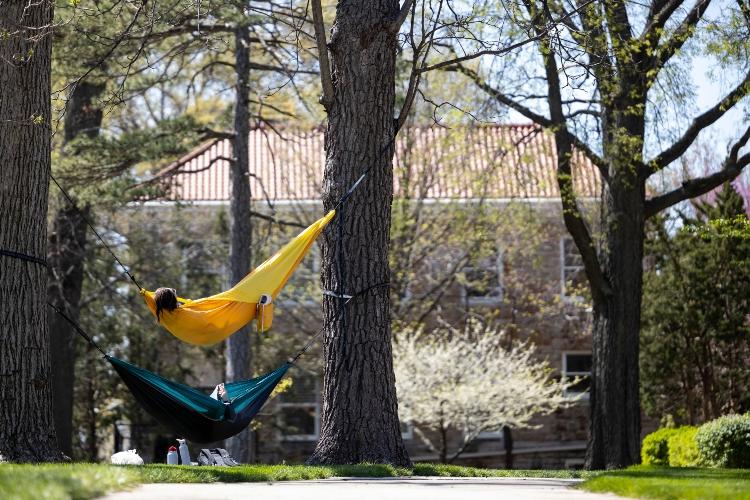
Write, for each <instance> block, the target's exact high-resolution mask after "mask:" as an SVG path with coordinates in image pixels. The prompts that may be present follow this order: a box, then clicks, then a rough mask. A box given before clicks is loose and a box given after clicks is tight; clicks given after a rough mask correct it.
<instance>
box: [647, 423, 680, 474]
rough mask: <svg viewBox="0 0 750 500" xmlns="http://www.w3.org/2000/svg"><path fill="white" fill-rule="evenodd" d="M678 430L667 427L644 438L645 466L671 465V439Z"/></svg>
mask: <svg viewBox="0 0 750 500" xmlns="http://www.w3.org/2000/svg"><path fill="white" fill-rule="evenodd" d="M676 432H677V429H673V428H671V427H665V428H662V429H659V430H657V431H655V432H652V433H651V434H649V435H647V436H646V437H645V438H643V446H641V461H642V462H643V465H669V438H670V437H671V436H672V435H674V434H675V433H676Z"/></svg>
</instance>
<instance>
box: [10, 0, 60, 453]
mask: <svg viewBox="0 0 750 500" xmlns="http://www.w3.org/2000/svg"><path fill="white" fill-rule="evenodd" d="M52 10H53V4H52V2H51V1H45V0H42V1H39V2H27V1H20V0H15V1H11V2H4V4H3V8H2V10H0V32H3V33H6V34H9V36H7V37H5V38H3V39H2V41H0V65H2V68H0V158H2V159H3V166H2V168H0V214H1V215H0V248H2V249H5V250H12V251H16V252H22V253H24V254H27V255H30V256H33V257H36V258H43V257H44V256H45V255H46V244H47V195H48V191H49V171H50V162H51V106H50V79H51V56H52V50H51V49H52V36H51V23H52ZM46 294H47V269H46V268H45V267H44V266H43V265H41V264H40V263H38V262H30V261H26V260H21V259H18V258H11V257H7V256H0V321H1V322H2V323H0V335H2V340H1V341H0V401H2V404H0V461H3V460H9V461H18V462H21V461H29V462H37V461H56V460H60V459H61V458H62V454H61V453H60V451H59V449H58V447H57V440H56V437H55V429H54V425H53V418H52V394H51V381H50V352H49V336H48V332H47V323H46V321H45V318H46V308H47V305H46V304H45V302H46V298H47V296H46Z"/></svg>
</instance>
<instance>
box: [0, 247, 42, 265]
mask: <svg viewBox="0 0 750 500" xmlns="http://www.w3.org/2000/svg"><path fill="white" fill-rule="evenodd" d="M0 255H5V256H6V257H12V258H14V259H21V260H25V261H26V262H33V263H34V264H39V265H40V266H44V267H49V264H47V261H46V260H44V259H42V258H41V257H35V256H34V255H29V254H25V253H21V252H14V251H13V250H5V249H4V248H0Z"/></svg>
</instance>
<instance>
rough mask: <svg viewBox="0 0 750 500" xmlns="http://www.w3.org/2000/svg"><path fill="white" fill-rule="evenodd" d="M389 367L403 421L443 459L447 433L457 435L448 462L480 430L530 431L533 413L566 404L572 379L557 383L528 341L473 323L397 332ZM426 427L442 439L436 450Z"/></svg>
mask: <svg viewBox="0 0 750 500" xmlns="http://www.w3.org/2000/svg"><path fill="white" fill-rule="evenodd" d="M508 344H512V345H508ZM394 369H395V372H396V390H397V394H398V400H399V413H400V415H401V418H402V420H404V421H408V422H411V423H413V424H414V425H415V431H416V433H417V435H418V436H419V437H420V438H421V439H422V440H423V441H424V442H425V444H427V446H428V447H429V448H430V449H431V450H433V451H434V452H436V453H440V455H441V458H442V459H443V460H446V459H447V458H448V457H447V440H446V435H447V433H448V432H449V431H456V430H457V431H460V432H461V435H462V439H461V441H460V445H459V447H458V449H457V450H456V451H454V452H453V456H452V457H451V460H452V459H455V458H456V457H457V456H458V455H460V454H461V453H462V452H463V451H464V449H465V448H466V446H468V445H469V444H470V443H471V442H472V441H474V440H475V439H476V437H477V436H478V435H479V434H480V433H482V432H486V431H497V430H499V429H500V428H502V427H503V426H505V425H507V426H509V427H510V428H514V429H521V428H529V427H531V426H532V425H531V420H532V418H533V417H534V416H536V415H546V414H549V413H551V412H553V411H555V410H557V409H558V408H562V407H566V406H568V405H570V404H571V403H572V402H573V400H571V399H570V398H569V397H566V396H565V395H564V391H565V389H566V388H567V387H569V386H571V385H572V384H573V383H575V382H576V380H556V379H555V377H554V373H553V370H552V369H551V368H550V367H549V365H548V364H547V363H546V362H540V361H537V360H535V359H534V346H533V345H532V344H529V343H518V342H516V343H509V342H508V340H507V339H506V338H505V335H504V332H502V331H498V330H495V329H492V328H488V327H486V326H485V325H483V324H482V323H480V322H479V321H477V320H470V321H468V322H467V324H466V327H465V328H464V329H463V330H458V329H455V328H450V327H449V328H448V329H447V331H445V332H440V333H439V334H438V333H435V334H431V335H427V334H425V332H424V329H423V328H419V329H416V330H413V331H406V332H401V333H400V334H399V335H398V336H397V342H395V343H394ZM425 430H428V431H432V433H433V434H434V433H437V435H439V436H442V443H441V447H440V449H438V447H437V446H435V445H434V444H433V443H432V441H431V439H430V438H429V436H428V435H427V434H426V433H425V432H423V431H425Z"/></svg>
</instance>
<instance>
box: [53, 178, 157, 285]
mask: <svg viewBox="0 0 750 500" xmlns="http://www.w3.org/2000/svg"><path fill="white" fill-rule="evenodd" d="M49 178H50V179H52V182H54V183H55V186H57V188H58V189H59V190H60V192H61V193H62V194H63V196H64V197H65V199H66V200H68V203H70V206H71V207H73V210H75V211H76V212H78V215H79V216H80V217H81V219H83V220H84V222H86V224H87V225H88V226H89V229H91V231H92V232H93V233H94V234H95V235H96V237H97V238H99V241H100V242H101V243H102V245H104V248H106V249H107V251H108V252H109V254H110V255H111V256H112V258H113V259H115V261H116V262H117V263H118V264H119V265H120V267H121V268H122V270H123V271H124V272H125V274H126V275H127V276H128V278H130V281H132V282H133V284H134V285H135V286H136V287H138V290H143V287H142V286H141V285H140V283H138V281H137V280H136V279H135V276H133V275H132V274H130V271H128V268H127V267H125V264H123V263H122V261H121V260H120V259H118V258H117V255H115V252H113V251H112V248H110V246H109V245H107V242H106V241H104V238H102V235H100V234H99V232H98V231H97V230H96V229H95V228H94V225H93V224H92V223H91V221H90V220H89V219H88V217H86V215H85V214H84V213H83V211H82V210H81V209H80V208H78V205H76V202H75V201H73V198H72V197H71V196H70V195H69V194H68V192H67V191H65V189H63V187H62V186H61V185H60V183H59V182H57V179H55V178H54V177H53V176H52V174H51V173H50V174H49Z"/></svg>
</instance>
